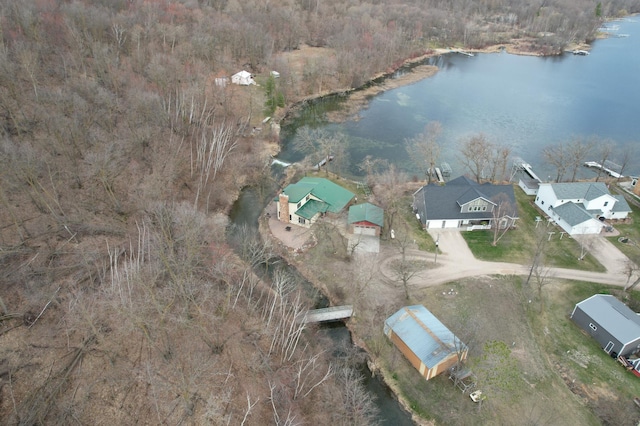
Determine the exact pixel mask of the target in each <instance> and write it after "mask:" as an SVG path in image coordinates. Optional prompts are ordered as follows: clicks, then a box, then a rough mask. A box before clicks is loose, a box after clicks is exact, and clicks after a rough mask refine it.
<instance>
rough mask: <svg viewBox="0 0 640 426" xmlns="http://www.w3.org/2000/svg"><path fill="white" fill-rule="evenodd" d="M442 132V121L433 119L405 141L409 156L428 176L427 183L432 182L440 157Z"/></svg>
mask: <svg viewBox="0 0 640 426" xmlns="http://www.w3.org/2000/svg"><path fill="white" fill-rule="evenodd" d="M440 133H442V125H441V124H440V122H438V121H431V122H429V123H427V125H426V126H425V128H424V131H423V132H422V133H419V134H417V135H416V136H414V137H413V138H411V139H407V140H406V141H405V147H406V150H407V153H408V154H409V158H410V159H411V161H412V162H413V164H414V165H415V166H416V168H417V169H418V170H420V172H421V173H422V174H423V175H426V176H427V184H429V183H431V178H432V177H433V175H434V173H435V168H436V165H437V162H438V158H439V157H440V144H439V143H438V136H440Z"/></svg>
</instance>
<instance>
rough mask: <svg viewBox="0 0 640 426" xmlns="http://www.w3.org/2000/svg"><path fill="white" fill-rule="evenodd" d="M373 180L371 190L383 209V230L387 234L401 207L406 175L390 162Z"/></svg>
mask: <svg viewBox="0 0 640 426" xmlns="http://www.w3.org/2000/svg"><path fill="white" fill-rule="evenodd" d="M374 181H375V184H374V187H373V192H374V195H375V198H376V201H377V202H378V204H380V207H382V208H383V209H384V220H385V227H384V232H385V233H387V234H388V233H389V232H391V230H392V229H393V226H394V223H395V218H396V216H397V215H398V214H399V213H400V212H401V209H402V197H403V196H404V194H403V190H402V188H403V187H404V185H405V184H406V183H407V176H406V175H405V174H404V173H403V172H401V171H399V170H398V169H397V168H396V167H395V165H393V164H392V165H391V166H390V167H389V169H388V170H387V171H385V172H383V173H381V174H379V175H376V177H375V179H374Z"/></svg>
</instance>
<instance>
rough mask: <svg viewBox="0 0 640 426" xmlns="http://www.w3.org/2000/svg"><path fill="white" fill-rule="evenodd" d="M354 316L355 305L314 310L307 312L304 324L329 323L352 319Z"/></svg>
mask: <svg viewBox="0 0 640 426" xmlns="http://www.w3.org/2000/svg"><path fill="white" fill-rule="evenodd" d="M351 315H353V305H344V306H332V307H330V308H321V309H313V310H310V311H309V312H307V314H306V315H305V316H304V318H303V320H302V321H303V322H305V323H307V324H308V323H312V322H327V321H337V320H341V319H345V318H351Z"/></svg>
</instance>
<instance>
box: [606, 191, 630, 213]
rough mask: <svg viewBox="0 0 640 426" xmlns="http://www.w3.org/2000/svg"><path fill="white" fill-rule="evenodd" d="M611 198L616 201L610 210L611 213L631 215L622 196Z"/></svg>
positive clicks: (627, 204)
mask: <svg viewBox="0 0 640 426" xmlns="http://www.w3.org/2000/svg"><path fill="white" fill-rule="evenodd" d="M613 198H615V199H616V203H615V204H614V205H613V207H612V208H611V211H612V212H615V213H620V212H627V213H631V207H629V203H627V200H625V198H624V195H614V196H613Z"/></svg>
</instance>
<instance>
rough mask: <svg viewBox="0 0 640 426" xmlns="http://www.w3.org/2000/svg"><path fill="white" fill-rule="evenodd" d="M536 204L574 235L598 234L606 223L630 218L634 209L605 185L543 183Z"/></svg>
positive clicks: (590, 183) (596, 183)
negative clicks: (612, 193)
mask: <svg viewBox="0 0 640 426" xmlns="http://www.w3.org/2000/svg"><path fill="white" fill-rule="evenodd" d="M535 203H536V205H537V206H538V207H539V208H540V209H541V210H542V211H543V212H544V213H545V214H546V215H547V216H549V218H551V219H552V220H553V221H555V222H556V223H557V224H558V225H559V226H560V227H561V228H562V229H563V230H565V231H566V232H567V233H569V234H570V235H581V234H598V233H600V231H601V230H602V228H603V227H604V226H605V224H604V220H610V219H614V220H615V219H626V218H627V216H628V215H629V213H631V208H630V207H629V204H627V202H626V200H625V199H624V197H623V196H622V195H611V193H609V190H608V189H607V186H606V185H605V184H604V183H602V182H567V183H540V184H539V188H538V194H537V195H536V201H535Z"/></svg>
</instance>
